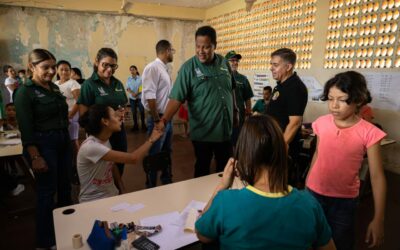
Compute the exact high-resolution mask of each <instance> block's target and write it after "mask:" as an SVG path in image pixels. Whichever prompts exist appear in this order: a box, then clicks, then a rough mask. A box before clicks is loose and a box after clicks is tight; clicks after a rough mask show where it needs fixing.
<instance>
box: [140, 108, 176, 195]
mask: <svg viewBox="0 0 400 250" xmlns="http://www.w3.org/2000/svg"><path fill="white" fill-rule="evenodd" d="M159 116H160V117H162V114H159ZM154 125H155V124H154V120H153V117H151V116H148V118H147V134H148V135H149V136H150V135H151V132H152V131H153V128H154ZM172 135H173V131H172V122H168V123H167V124H166V126H165V128H164V134H163V136H161V138H160V139H158V140H157V141H156V142H154V143H153V145H152V146H151V148H150V150H149V155H155V154H157V153H159V152H161V151H164V152H168V153H169V154H170V159H171V152H172ZM171 165H172V163H171V162H170V164H169V166H168V167H166V168H164V169H163V170H162V171H161V176H160V180H161V183H162V184H169V183H172V167H171ZM155 186H157V172H156V171H152V170H150V171H148V172H147V174H146V187H147V188H151V187H155Z"/></svg>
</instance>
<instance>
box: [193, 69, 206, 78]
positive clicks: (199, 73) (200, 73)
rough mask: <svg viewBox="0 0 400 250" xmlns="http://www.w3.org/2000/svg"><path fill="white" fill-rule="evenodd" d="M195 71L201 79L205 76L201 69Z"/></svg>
mask: <svg viewBox="0 0 400 250" xmlns="http://www.w3.org/2000/svg"><path fill="white" fill-rule="evenodd" d="M194 71H195V72H196V77H199V78H200V77H203V76H204V74H203V72H201V70H200V69H199V68H195V69H194Z"/></svg>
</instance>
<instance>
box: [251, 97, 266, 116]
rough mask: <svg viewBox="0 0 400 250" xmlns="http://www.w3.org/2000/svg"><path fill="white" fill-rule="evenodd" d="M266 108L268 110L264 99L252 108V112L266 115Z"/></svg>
mask: <svg viewBox="0 0 400 250" xmlns="http://www.w3.org/2000/svg"><path fill="white" fill-rule="evenodd" d="M265 108H266V105H265V101H264V99H259V100H257V101H256V103H255V104H254V106H253V108H252V111H253V112H258V113H260V114H265V113H266V110H265Z"/></svg>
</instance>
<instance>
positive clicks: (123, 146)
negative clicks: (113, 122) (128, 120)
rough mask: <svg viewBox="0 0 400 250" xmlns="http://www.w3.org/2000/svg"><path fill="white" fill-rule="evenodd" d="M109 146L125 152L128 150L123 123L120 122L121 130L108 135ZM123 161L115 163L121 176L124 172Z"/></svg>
mask: <svg viewBox="0 0 400 250" xmlns="http://www.w3.org/2000/svg"><path fill="white" fill-rule="evenodd" d="M110 144H111V148H112V149H113V150H116V151H122V152H127V151H128V142H127V140H126V132H125V125H124V123H122V124H121V131H119V132H115V133H113V134H112V135H111V137H110ZM124 166H125V164H123V163H117V167H118V171H119V174H120V175H121V177H122V174H123V173H124Z"/></svg>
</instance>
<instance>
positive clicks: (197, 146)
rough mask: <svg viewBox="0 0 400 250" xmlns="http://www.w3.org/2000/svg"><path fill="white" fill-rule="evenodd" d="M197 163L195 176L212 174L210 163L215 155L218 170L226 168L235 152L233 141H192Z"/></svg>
mask: <svg viewBox="0 0 400 250" xmlns="http://www.w3.org/2000/svg"><path fill="white" fill-rule="evenodd" d="M192 143H193V147H194V154H195V156H196V163H195V165H194V177H200V176H204V175H209V174H210V165H211V160H212V158H213V156H214V157H215V161H216V163H217V172H221V171H223V170H224V168H225V165H226V163H227V162H228V160H229V158H230V157H231V156H232V154H233V152H232V151H233V149H232V142H231V141H230V140H229V141H224V142H203V141H192Z"/></svg>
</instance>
